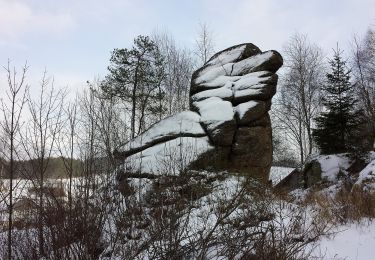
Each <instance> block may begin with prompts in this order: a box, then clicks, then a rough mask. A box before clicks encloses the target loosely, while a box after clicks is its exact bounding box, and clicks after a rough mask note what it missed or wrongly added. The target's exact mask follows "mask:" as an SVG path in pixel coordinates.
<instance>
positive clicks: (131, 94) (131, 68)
mask: <svg viewBox="0 0 375 260" xmlns="http://www.w3.org/2000/svg"><path fill="white" fill-rule="evenodd" d="M108 70H109V75H108V76H107V77H106V80H105V81H103V83H102V84H101V89H102V90H103V92H104V93H105V94H106V95H108V96H110V97H113V96H116V97H119V98H120V99H122V100H124V101H125V102H127V103H128V104H129V106H130V114H131V115H130V125H131V138H134V137H135V136H136V135H137V134H139V133H140V132H141V131H143V130H144V128H145V121H146V115H147V113H150V114H152V115H154V116H155V115H156V116H158V118H160V115H161V114H162V113H163V111H164V109H165V108H164V104H163V103H162V99H163V98H164V96H165V92H164V89H163V86H162V81H163V79H164V77H165V70H164V57H163V56H162V54H161V53H160V51H159V49H158V47H157V45H156V43H155V42H154V41H152V40H151V39H150V38H149V37H148V36H142V35H140V36H138V37H137V38H135V39H134V45H133V47H132V48H131V49H126V48H124V49H114V50H113V52H112V55H111V59H110V66H109V67H108ZM136 120H137V121H138V130H136Z"/></svg>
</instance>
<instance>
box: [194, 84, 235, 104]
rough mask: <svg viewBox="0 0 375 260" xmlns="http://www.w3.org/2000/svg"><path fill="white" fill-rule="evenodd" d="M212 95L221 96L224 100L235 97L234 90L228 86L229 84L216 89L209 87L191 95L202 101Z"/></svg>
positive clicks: (195, 99)
mask: <svg viewBox="0 0 375 260" xmlns="http://www.w3.org/2000/svg"><path fill="white" fill-rule="evenodd" d="M210 97H219V98H222V99H224V100H227V99H229V100H230V99H232V97H233V91H232V90H231V89H230V88H228V87H227V86H224V87H221V88H216V89H209V90H206V91H202V92H199V93H197V94H195V95H193V96H191V99H192V100H193V101H200V100H202V99H206V98H210Z"/></svg>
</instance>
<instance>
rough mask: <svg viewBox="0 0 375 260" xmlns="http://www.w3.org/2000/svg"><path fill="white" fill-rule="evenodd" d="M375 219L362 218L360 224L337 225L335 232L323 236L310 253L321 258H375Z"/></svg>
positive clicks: (369, 259) (361, 259) (349, 259)
mask: <svg viewBox="0 0 375 260" xmlns="http://www.w3.org/2000/svg"><path fill="white" fill-rule="evenodd" d="M374 249H375V221H368V220H363V222H362V223H361V224H347V225H343V226H339V227H338V228H337V233H335V235H333V236H331V237H323V238H322V239H321V240H320V242H319V244H318V246H317V247H316V248H315V249H314V252H313V254H312V258H313V259H322V260H333V259H334V260H338V259H346V260H372V259H375V253H374V252H375V251H374Z"/></svg>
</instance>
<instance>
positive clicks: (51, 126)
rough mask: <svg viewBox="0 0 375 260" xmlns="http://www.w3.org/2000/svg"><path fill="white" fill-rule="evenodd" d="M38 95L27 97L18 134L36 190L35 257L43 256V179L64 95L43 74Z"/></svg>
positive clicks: (54, 141)
mask: <svg viewBox="0 0 375 260" xmlns="http://www.w3.org/2000/svg"><path fill="white" fill-rule="evenodd" d="M40 88H41V89H40V93H39V96H38V97H37V98H33V97H32V95H31V93H30V92H29V95H28V106H29V110H30V115H31V118H30V120H29V125H28V127H27V129H26V131H25V132H24V133H23V134H22V143H23V148H24V151H25V153H26V154H27V156H28V158H29V159H30V162H31V169H30V170H31V172H29V173H28V174H29V177H30V178H31V179H32V180H36V181H34V185H35V187H36V190H37V191H38V198H37V200H38V202H37V205H38V207H37V211H38V212H37V227H38V244H39V252H38V254H39V256H40V257H42V256H46V252H45V242H44V219H45V212H44V209H45V207H44V202H45V196H44V195H45V192H46V188H45V178H46V171H47V167H48V165H49V162H50V159H51V156H52V155H53V153H54V152H56V141H57V138H58V134H59V132H60V129H61V123H62V112H63V109H62V108H63V101H64V97H65V92H64V91H63V90H56V89H55V88H54V84H53V81H52V82H51V81H50V79H49V78H48V77H47V72H46V71H45V72H44V74H43V77H42V80H41V83H40Z"/></svg>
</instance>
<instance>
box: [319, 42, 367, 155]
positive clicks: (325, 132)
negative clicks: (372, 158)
mask: <svg viewBox="0 0 375 260" xmlns="http://www.w3.org/2000/svg"><path fill="white" fill-rule="evenodd" d="M329 64H330V67H331V72H330V73H327V75H326V77H327V84H326V85H325V86H323V94H324V95H323V96H324V97H323V105H324V111H323V112H322V113H320V115H319V116H318V117H317V118H315V122H316V129H314V131H313V136H314V139H315V142H316V143H317V145H318V147H319V148H320V150H321V153H323V154H332V153H342V152H348V151H351V150H352V149H354V146H355V143H356V141H358V138H357V134H358V130H359V126H360V125H361V123H362V122H361V121H362V120H361V118H362V116H361V115H362V112H361V110H358V109H357V108H356V103H357V100H356V96H355V93H354V86H353V85H352V84H351V83H350V70H349V69H348V68H347V67H346V62H345V61H344V60H343V58H342V52H341V51H340V50H339V49H338V48H337V50H336V51H334V55H333V59H332V60H330V61H329Z"/></svg>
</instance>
